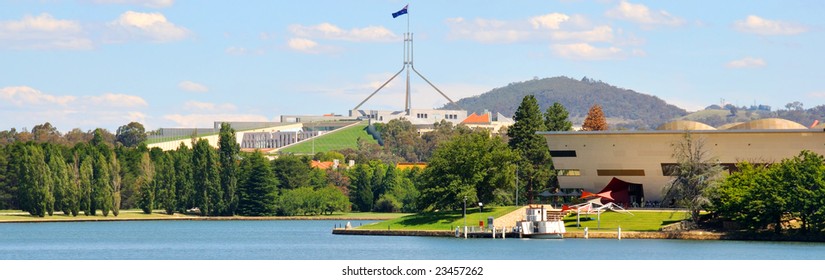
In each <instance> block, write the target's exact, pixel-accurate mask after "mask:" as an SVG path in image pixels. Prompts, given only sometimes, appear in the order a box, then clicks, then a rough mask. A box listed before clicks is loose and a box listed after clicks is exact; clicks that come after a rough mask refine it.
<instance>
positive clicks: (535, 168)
mask: <svg viewBox="0 0 825 280" xmlns="http://www.w3.org/2000/svg"><path fill="white" fill-rule="evenodd" d="M514 119H515V121H516V122H515V123H514V124H513V125H512V126H510V128H509V129H508V130H507V135H508V136H509V137H510V142H509V145H510V148H511V149H513V150H515V151H516V152H517V153H518V154H519V155H520V158H521V159H520V161H519V172H518V175H519V178H520V179H521V180H519V182H521V183H523V184H524V185H525V187H526V188H527V196H528V201H529V203H533V195H534V194H535V192H536V191H540V190H541V189H543V188H545V187H546V186H547V185H548V182H549V181H550V180H551V179H552V177H553V167H552V162H551V159H550V150H549V148H548V147H547V142H546V141H545V140H544V137H543V136H541V135H538V134H536V132H537V131H543V130H546V128H545V126H544V120H542V114H541V110H540V109H539V105H538V102H536V98H535V97H533V96H532V95H528V96H525V97H524V98H523V99H522V101H521V105H519V107H518V109H516V115H515V116H514ZM517 187H520V186H517Z"/></svg>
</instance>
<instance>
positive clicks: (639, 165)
mask: <svg viewBox="0 0 825 280" xmlns="http://www.w3.org/2000/svg"><path fill="white" fill-rule="evenodd" d="M684 133H685V132H684V131H648V132H640V131H635V132H618V131H610V132H540V133H539V134H541V135H543V136H544V137H545V139H546V140H547V145H548V146H549V148H550V150H551V151H575V154H576V156H575V157H562V156H554V157H553V164H554V167H555V169H557V170H559V169H577V170H579V172H580V173H581V175H580V176H559V177H558V178H559V184H560V185H561V187H562V188H583V189H584V190H586V191H590V192H596V191H599V190H601V189H602V188H603V187H604V186H605V185H607V183H608V182H609V181H610V179H612V178H613V177H617V178H619V179H621V180H624V181H627V182H630V183H637V184H642V185H643V188H644V196H645V200H646V201H657V200H661V198H662V189H663V188H664V186H665V185H666V184H667V183H668V182H669V181H670V180H671V178H672V177H669V176H665V175H664V173H663V170H662V164H663V163H675V162H676V160H675V159H674V158H673V157H672V154H673V151H674V146H673V145H674V144H675V143H677V142H679V141H680V140H681V139H682V137H683V136H684ZM691 134H692V135H693V137H695V138H697V139H704V143H705V148H706V150H707V151H708V152H709V153H710V154H711V155H712V156H714V157H716V159H718V162H719V163H721V164H734V163H738V162H740V161H749V162H759V163H772V162H779V161H781V160H782V159H785V158H790V157H793V156H796V155H798V154H799V152H800V151H802V150H811V151H813V152H816V153H818V154H825V132H823V131H822V130H808V129H804V130H758V131H750V130H738V131H728V130H722V131H692V132H691ZM568 154H569V152H568ZM600 169H601V170H602V171H604V170H610V171H616V170H619V171H630V172H627V173H635V174H633V175H604V174H603V175H601V176H600V175H599V174H598V171H599V170H600ZM639 170H642V172H643V175H641V174H639V172H638V171H639ZM603 173H609V172H603Z"/></svg>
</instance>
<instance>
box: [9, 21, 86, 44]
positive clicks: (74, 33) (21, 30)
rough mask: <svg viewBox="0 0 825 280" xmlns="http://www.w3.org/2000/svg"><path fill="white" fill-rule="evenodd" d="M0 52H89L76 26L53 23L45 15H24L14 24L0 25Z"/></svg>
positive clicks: (66, 22)
mask: <svg viewBox="0 0 825 280" xmlns="http://www.w3.org/2000/svg"><path fill="white" fill-rule="evenodd" d="M0 42H2V44H0V48H6V49H70V50H88V49H92V48H93V43H92V40H90V39H89V38H87V37H86V35H85V34H84V31H83V27H82V26H81V25H80V23H79V22H77V21H73V20H65V19H55V18H54V17H52V15H50V14H48V13H42V14H40V15H38V16H31V15H26V16H23V18H22V19H20V20H16V21H0Z"/></svg>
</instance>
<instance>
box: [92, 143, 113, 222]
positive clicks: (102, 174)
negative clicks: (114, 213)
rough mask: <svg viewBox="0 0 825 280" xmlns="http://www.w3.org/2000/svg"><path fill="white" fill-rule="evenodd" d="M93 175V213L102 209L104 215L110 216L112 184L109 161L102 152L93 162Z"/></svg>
mask: <svg viewBox="0 0 825 280" xmlns="http://www.w3.org/2000/svg"><path fill="white" fill-rule="evenodd" d="M92 170H93V171H94V177H92V215H94V213H95V210H97V209H100V212H101V213H103V216H104V217H107V216H109V211H110V210H112V185H111V177H110V172H111V171H110V170H109V161H107V160H106V157H105V156H104V155H102V154H98V155H97V158H96V159H95V162H94V164H93V169H92Z"/></svg>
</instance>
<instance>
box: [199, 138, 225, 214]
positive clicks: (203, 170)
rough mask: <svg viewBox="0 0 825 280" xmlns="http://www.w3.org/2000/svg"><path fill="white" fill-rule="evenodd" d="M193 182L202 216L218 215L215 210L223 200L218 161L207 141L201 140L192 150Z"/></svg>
mask: <svg viewBox="0 0 825 280" xmlns="http://www.w3.org/2000/svg"><path fill="white" fill-rule="evenodd" d="M192 181H193V182H194V184H193V186H194V190H195V196H194V201H195V205H196V206H197V207H198V209H200V212H201V215H208V216H216V215H218V213H217V212H216V209H215V207H216V204H217V202H218V201H220V199H221V192H220V187H221V182H220V175H219V171H218V159H217V155H216V152H215V149H213V148H212V147H211V146H209V141H207V140H206V139H199V140H198V141H197V142H196V143H195V145H194V148H193V149H192Z"/></svg>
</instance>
